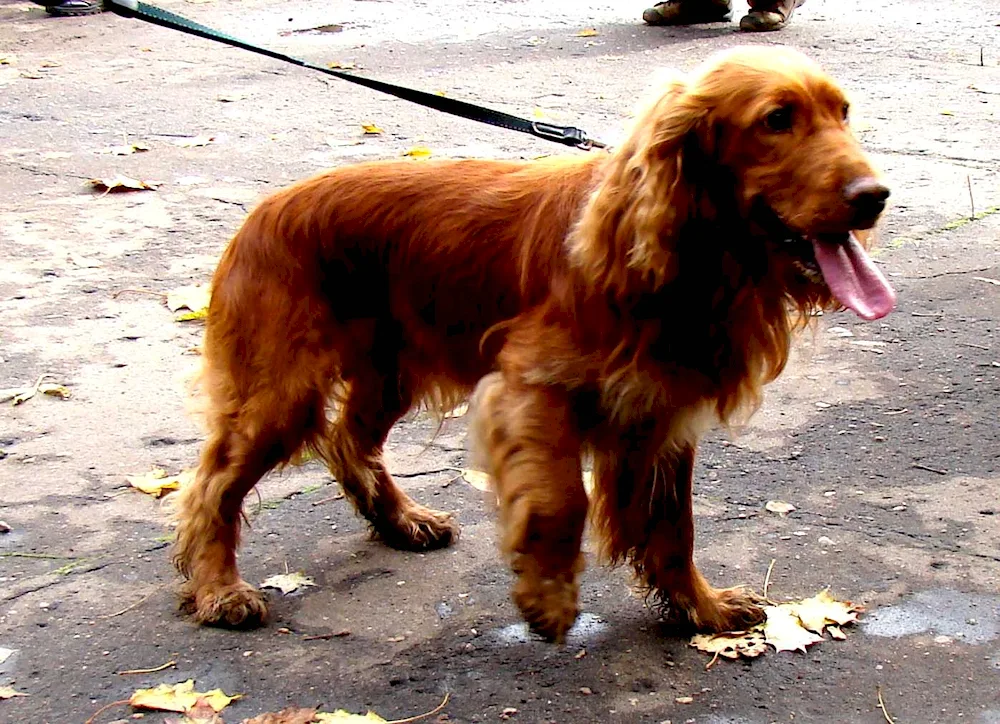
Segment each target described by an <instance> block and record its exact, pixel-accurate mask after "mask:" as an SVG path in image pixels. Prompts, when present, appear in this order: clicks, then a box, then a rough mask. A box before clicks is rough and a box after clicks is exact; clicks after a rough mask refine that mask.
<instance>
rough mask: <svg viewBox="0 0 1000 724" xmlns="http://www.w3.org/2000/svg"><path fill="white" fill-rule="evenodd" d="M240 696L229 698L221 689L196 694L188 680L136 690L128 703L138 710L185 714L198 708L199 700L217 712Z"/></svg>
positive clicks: (191, 682) (235, 695) (192, 680)
mask: <svg viewBox="0 0 1000 724" xmlns="http://www.w3.org/2000/svg"><path fill="white" fill-rule="evenodd" d="M242 696H243V695H242V694H234V695H233V696H229V695H227V694H224V693H222V689H212V690H211V691H207V692H204V693H202V692H198V691H195V690H194V679H188V680H187V681H183V682H181V683H179V684H160V685H159V686H156V687H154V688H152V689H138V690H136V691H135V692H133V694H132V696H131V697H129V700H128V701H129V704H131V705H132V706H134V707H136V708H138V709H155V710H156V711H179V712H181V713H186V712H188V711H191V710H192V709H194V708H195V707H196V706H199V705H200V703H199V700H203V701H204V703H206V704H208V706H210V707H212V709H213V710H214V711H217V712H218V711H222V710H223V709H225V708H226V707H227V706H229V704H230V703H231V702H234V701H236V700H237V699H239V698H241V697H242Z"/></svg>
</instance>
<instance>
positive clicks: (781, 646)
mask: <svg viewBox="0 0 1000 724" xmlns="http://www.w3.org/2000/svg"><path fill="white" fill-rule="evenodd" d="M793 606H794V604H788V603H783V604H781V605H778V606H765V607H764V613H765V614H766V615H767V620H766V621H764V638H765V640H766V641H767V643H768V644H770V645H771V646H773V647H774V650H775V651H802V652H803V653H805V650H806V646H812V645H813V644H815V643H819V642H820V641H822V640H823V637H822V636H820V635H818V634H815V633H813V632H812V631H809V630H808V629H805V628H803V627H802V622H801V621H800V620H799V617H798V616H796V615H795V611H794V609H793Z"/></svg>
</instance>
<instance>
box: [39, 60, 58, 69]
mask: <svg viewBox="0 0 1000 724" xmlns="http://www.w3.org/2000/svg"><path fill="white" fill-rule="evenodd" d="M60 66H62V63H57V62H56V61H54V60H43V61H42V62H41V63H39V64H38V67H39V68H59V67H60Z"/></svg>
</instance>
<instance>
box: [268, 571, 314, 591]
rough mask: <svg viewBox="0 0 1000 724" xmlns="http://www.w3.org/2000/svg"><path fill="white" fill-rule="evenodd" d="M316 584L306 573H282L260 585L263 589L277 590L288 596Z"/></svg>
mask: <svg viewBox="0 0 1000 724" xmlns="http://www.w3.org/2000/svg"><path fill="white" fill-rule="evenodd" d="M315 585H316V582H315V581H313V579H311V578H309V577H307V576H306V575H305V574H304V573H301V572H298V573H281V574H278V575H276V576H271V577H270V578H268V579H266V580H265V581H264V582H263V583H261V584H260V587H261V588H277V589H278V590H280V591H281V593H282V594H283V595H284V594H288V593H291V592H293V591H297V590H299V589H300V588H305V587H307V586H315Z"/></svg>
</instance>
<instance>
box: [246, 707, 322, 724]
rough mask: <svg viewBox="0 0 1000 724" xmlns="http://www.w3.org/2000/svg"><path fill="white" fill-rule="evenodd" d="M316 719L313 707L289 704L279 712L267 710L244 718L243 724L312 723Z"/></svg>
mask: <svg viewBox="0 0 1000 724" xmlns="http://www.w3.org/2000/svg"><path fill="white" fill-rule="evenodd" d="M315 721H316V710H315V709H303V708H300V707H297V706H290V707H288V708H286V709H282V710H281V711H279V712H273V711H269V712H267V713H266V714H260V715H258V716H255V717H254V718H253V719H244V720H243V724H312V722H315Z"/></svg>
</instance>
